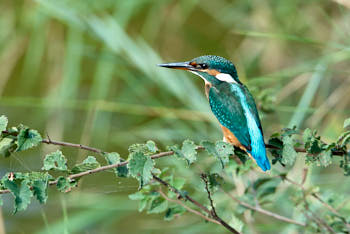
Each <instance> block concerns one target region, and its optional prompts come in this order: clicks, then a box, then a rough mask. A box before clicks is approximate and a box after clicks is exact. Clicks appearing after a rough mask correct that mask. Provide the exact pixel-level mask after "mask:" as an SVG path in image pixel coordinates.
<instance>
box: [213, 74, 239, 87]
mask: <svg viewBox="0 0 350 234" xmlns="http://www.w3.org/2000/svg"><path fill="white" fill-rule="evenodd" d="M215 77H216V79H218V80H221V81H225V82H227V83H236V84H237V82H236V81H235V80H234V79H233V77H232V76H231V75H230V74H227V73H219V74H217V75H216V76H215Z"/></svg>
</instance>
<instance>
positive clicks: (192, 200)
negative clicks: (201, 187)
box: [152, 174, 210, 215]
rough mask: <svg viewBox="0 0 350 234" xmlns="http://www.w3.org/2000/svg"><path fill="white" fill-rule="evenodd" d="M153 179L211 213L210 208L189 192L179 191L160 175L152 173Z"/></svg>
mask: <svg viewBox="0 0 350 234" xmlns="http://www.w3.org/2000/svg"><path fill="white" fill-rule="evenodd" d="M152 176H153V179H154V180H156V181H158V182H159V183H160V184H162V185H164V186H165V187H167V188H168V189H169V190H170V191H172V192H174V193H176V194H177V195H178V196H179V197H180V198H181V197H182V198H184V199H185V200H188V201H190V202H191V203H193V204H194V205H195V206H197V207H198V208H199V209H201V210H203V211H204V212H205V213H207V214H209V215H210V210H208V209H207V208H206V207H205V206H203V205H202V204H200V203H199V202H198V201H196V200H194V199H193V198H192V197H190V196H188V195H187V194H184V193H181V191H179V190H178V189H177V188H175V187H173V186H171V185H170V184H169V183H168V182H166V181H164V180H162V179H161V178H159V177H158V176H156V175H155V174H152Z"/></svg>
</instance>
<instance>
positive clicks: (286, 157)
mask: <svg viewBox="0 0 350 234" xmlns="http://www.w3.org/2000/svg"><path fill="white" fill-rule="evenodd" d="M297 155H298V153H297V152H296V151H295V149H294V141H293V137H292V136H285V137H284V138H283V150H282V163H284V164H286V165H293V164H294V162H295V159H296V157H297Z"/></svg>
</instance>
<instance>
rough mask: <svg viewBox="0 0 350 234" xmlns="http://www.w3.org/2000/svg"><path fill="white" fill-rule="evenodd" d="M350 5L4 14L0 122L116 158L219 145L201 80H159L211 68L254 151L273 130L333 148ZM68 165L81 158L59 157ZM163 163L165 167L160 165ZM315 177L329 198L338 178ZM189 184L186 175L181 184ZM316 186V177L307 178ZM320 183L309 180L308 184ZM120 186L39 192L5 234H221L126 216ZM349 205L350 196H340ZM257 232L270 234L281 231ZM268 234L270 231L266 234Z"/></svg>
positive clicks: (31, 164) (7, 219)
mask: <svg viewBox="0 0 350 234" xmlns="http://www.w3.org/2000/svg"><path fill="white" fill-rule="evenodd" d="M349 7H350V1H349V0H338V1H336V0H335V1H330V0H324V1H322V0H307V1H305V0H284V1H274V0H269V1H261V0H249V1H229V0H216V1H212V0H202V1H199V0H159V1H155V0H129V1H126V0H36V1H35V0H1V1H0V9H1V14H0V114H4V115H6V116H7V117H8V118H9V121H10V123H9V125H11V126H16V125H18V124H19V123H23V124H25V125H28V126H30V127H32V128H36V129H38V130H39V131H40V132H41V133H42V134H43V135H46V134H48V135H49V136H50V138H52V139H55V140H64V141H68V142H75V143H78V142H80V143H82V144H86V145H90V146H94V147H97V148H101V149H104V150H106V151H117V152H119V153H120V154H121V155H122V156H123V157H126V156H127V148H128V146H129V145H130V144H132V143H136V142H144V141H146V140H148V139H152V140H154V141H155V142H156V143H157V144H158V146H159V148H163V147H164V146H166V145H170V144H174V143H180V142H182V141H183V140H184V139H187V138H189V139H192V140H195V141H197V142H199V141H200V140H203V139H208V140H218V139H221V138H222V136H221V132H220V129H219V126H218V125H217V122H216V120H215V119H214V117H213V116H212V115H211V113H210V110H209V106H208V103H207V101H206V98H205V96H204V92H203V83H202V80H201V79H198V78H197V77H194V76H193V75H192V74H187V73H185V72H182V71H168V70H166V69H161V68H159V67H157V66H156V64H157V63H161V62H173V61H186V60H189V59H191V58H194V57H197V56H200V55H204V54H215V55H220V56H223V57H226V58H228V59H230V60H231V61H233V62H234V63H235V64H236V66H237V69H238V74H239V76H240V79H241V81H242V82H243V83H245V84H247V86H248V87H249V88H250V90H251V91H252V92H253V94H254V95H255V97H256V99H257V102H258V105H259V107H260V109H261V117H262V122H263V128H264V131H265V137H266V138H267V137H268V136H270V135H271V134H272V133H273V132H275V131H278V130H280V129H281V128H283V127H287V126H293V125H296V126H298V127H300V128H301V129H303V128H306V127H310V128H315V129H318V130H319V133H320V134H321V135H322V136H323V138H324V140H325V141H327V140H334V139H335V137H336V136H337V135H338V134H339V133H340V132H341V131H342V123H343V120H344V119H345V118H346V117H349V114H350V110H349V102H350V96H349V93H350V85H349V84H350V79H349V75H350V70H349V66H350V62H349V58H350V11H349ZM54 150H56V147H54V146H43V147H41V148H40V150H31V151H30V152H26V153H21V154H15V156H14V157H11V158H6V159H5V158H2V159H1V166H0V173H1V176H2V175H4V174H5V173H6V172H9V171H31V170H39V169H40V168H41V166H42V157H43V156H44V155H45V153H48V152H51V151H54ZM63 152H64V153H65V155H66V156H67V157H68V159H69V161H70V163H71V164H74V163H75V162H77V161H81V160H82V159H84V158H85V157H86V156H87V155H88V153H86V152H82V151H78V150H70V149H63ZM160 161H163V163H166V161H167V159H165V158H164V159H161V160H160ZM326 171H327V173H326V174H325V173H320V170H314V171H313V173H314V177H315V178H318V180H317V181H316V182H315V183H317V184H320V185H323V186H326V187H327V188H330V189H332V188H335V187H336V186H338V184H337V181H339V179H337V178H339V177H340V178H343V177H341V176H342V172H341V171H340V170H338V169H337V168H334V169H332V167H331V168H329V169H326ZM181 173H186V172H185V170H184V172H181ZM315 173H316V174H315ZM317 173H320V174H317ZM137 187H138V185H137V183H136V181H134V180H130V179H118V180H116V179H115V178H114V177H113V176H112V173H101V174H99V175H95V176H90V177H86V178H84V179H83V181H82V182H81V184H80V186H79V187H78V188H77V189H75V190H74V191H73V192H71V193H69V194H59V193H57V192H56V191H55V190H53V189H52V190H50V191H49V200H48V204H47V205H45V206H41V205H40V204H38V203H37V202H34V203H33V204H31V205H30V207H29V209H28V210H26V211H24V212H20V213H18V214H16V215H14V216H13V215H12V203H11V199H9V196H10V195H6V196H4V203H5V204H4V206H3V207H2V222H1V223H0V224H1V225H0V228H1V229H2V230H6V232H7V233H32V232H43V233H45V232H47V233H61V232H68V231H69V232H71V233H164V232H165V231H164V230H166V232H167V233H214V232H218V233H221V232H223V231H224V229H223V228H222V227H219V226H218V227H216V225H214V224H207V223H205V222H203V221H202V220H201V219H200V218H198V217H193V216H192V215H190V214H188V215H185V216H184V217H181V218H179V219H176V220H174V221H172V222H167V221H163V220H162V217H161V215H146V214H144V213H138V212H137V203H136V202H134V201H130V200H129V199H128V197H127V194H130V193H133V192H135V191H137ZM342 191H348V192H349V189H346V188H344V189H342ZM276 222H277V221H275V220H271V219H267V220H265V219H256V220H255V225H256V230H257V231H258V232H259V233H269V232H270V231H271V230H274V228H276V227H278V226H277V225H281V226H283V224H281V223H279V222H277V224H275V223H276ZM271 228H272V229H271Z"/></svg>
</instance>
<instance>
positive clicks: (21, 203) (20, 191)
mask: <svg viewBox="0 0 350 234" xmlns="http://www.w3.org/2000/svg"><path fill="white" fill-rule="evenodd" d="M3 184H4V186H5V187H6V188H7V189H9V190H10V191H11V193H12V195H13V196H14V197H15V207H14V213H16V212H17V211H22V210H25V209H27V207H28V205H29V204H30V200H31V198H32V196H33V192H32V190H30V187H29V185H28V181H26V180H22V181H21V182H18V183H16V180H10V179H6V180H4V181H3Z"/></svg>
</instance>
